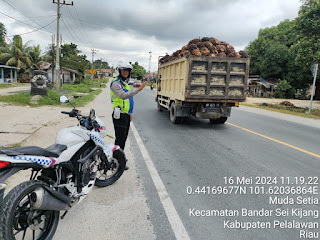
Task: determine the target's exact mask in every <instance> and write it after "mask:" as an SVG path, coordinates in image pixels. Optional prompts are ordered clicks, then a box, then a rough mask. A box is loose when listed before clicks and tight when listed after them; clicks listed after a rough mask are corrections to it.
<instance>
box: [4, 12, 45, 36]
mask: <svg viewBox="0 0 320 240" xmlns="http://www.w3.org/2000/svg"><path fill="white" fill-rule="evenodd" d="M0 14H2V15H4V16H6V17H8V18H11V19H13V20H15V21H17V22H20V23H22V24H25V25H27V26H29V27H32V28H36V27H34V26H32V25H30V24H28V23H25V22H22V21H20V20H18V19H16V18H14V17H11V16H9V15H7V14H5V13H2V12H0ZM40 31H44V30H40ZM47 32H48V31H47ZM44 34H47V35H51V34H48V33H46V32H44Z"/></svg>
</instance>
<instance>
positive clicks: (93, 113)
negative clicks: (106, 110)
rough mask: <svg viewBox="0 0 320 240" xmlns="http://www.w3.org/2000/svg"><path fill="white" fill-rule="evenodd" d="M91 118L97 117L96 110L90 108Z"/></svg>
mask: <svg viewBox="0 0 320 240" xmlns="http://www.w3.org/2000/svg"><path fill="white" fill-rule="evenodd" d="M89 118H90V119H91V120H94V119H95V118H96V111H95V110H94V109H91V110H90V114H89Z"/></svg>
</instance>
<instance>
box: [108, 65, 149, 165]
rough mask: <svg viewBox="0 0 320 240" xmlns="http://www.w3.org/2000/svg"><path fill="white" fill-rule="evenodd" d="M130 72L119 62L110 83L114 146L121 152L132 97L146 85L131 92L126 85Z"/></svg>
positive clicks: (128, 124)
mask: <svg viewBox="0 0 320 240" xmlns="http://www.w3.org/2000/svg"><path fill="white" fill-rule="evenodd" d="M131 70H132V66H131V64H128V63H123V62H119V63H118V65H117V71H118V77H117V78H115V79H113V80H112V82H111V83H110V91H111V102H112V104H113V113H112V119H113V125H114V131H115V135H116V140H115V145H119V146H120V147H121V148H122V149H123V150H124V147H125V144H126V140H127V137H128V133H129V128H130V122H131V120H132V111H133V96H134V95H136V94H137V93H138V92H140V91H141V90H142V89H143V88H144V87H145V86H146V84H147V82H144V83H142V84H141V85H140V86H139V87H138V88H137V89H135V90H133V91H131V88H130V87H129V85H128V84H127V83H126V80H127V79H128V78H129V77H130V73H131ZM125 169H126V170H127V169H128V167H127V166H126V168H125Z"/></svg>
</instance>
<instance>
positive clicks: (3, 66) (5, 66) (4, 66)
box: [0, 65, 20, 70]
mask: <svg viewBox="0 0 320 240" xmlns="http://www.w3.org/2000/svg"><path fill="white" fill-rule="evenodd" d="M0 68H11V69H17V70H20V68H18V67H13V66H8V65H0Z"/></svg>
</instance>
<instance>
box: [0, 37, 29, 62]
mask: <svg viewBox="0 0 320 240" xmlns="http://www.w3.org/2000/svg"><path fill="white" fill-rule="evenodd" d="M30 50H31V47H30V46H29V42H27V43H26V44H24V45H23V44H22V38H21V36H19V35H15V36H14V37H13V42H12V43H10V44H9V46H8V47H0V61H1V62H5V65H8V66H15V67H19V68H21V67H24V68H25V67H27V66H30V65H31V62H30V56H29V52H30Z"/></svg>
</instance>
